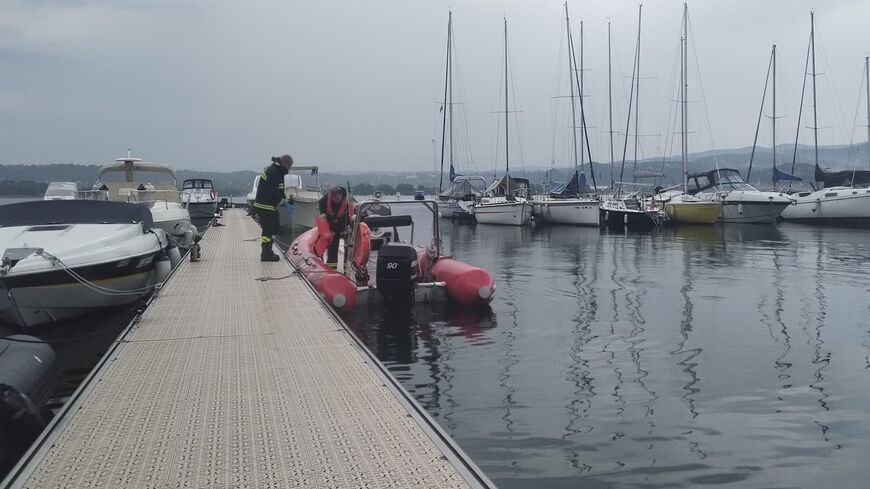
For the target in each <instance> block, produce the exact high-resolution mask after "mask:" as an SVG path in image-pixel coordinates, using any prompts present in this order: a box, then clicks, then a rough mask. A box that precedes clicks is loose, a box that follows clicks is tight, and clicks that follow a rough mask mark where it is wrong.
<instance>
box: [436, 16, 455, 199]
mask: <svg viewBox="0 0 870 489" xmlns="http://www.w3.org/2000/svg"><path fill="white" fill-rule="evenodd" d="M452 22H453V12H448V14H447V64H446V65H445V67H444V105H447V93H448V92H447V90H448V87H449V86H450V83H449V81H448V80H449V79H450V34H451V29H450V28H451V24H452ZM445 109H446V107H444V106H442V107H441V176H439V177H438V195H441V191H442V190H443V189H444V144H445V139H446V137H445V135H446V134H447V110H445ZM450 132H451V133H452V132H453V127H452V122H451V128H450ZM450 143H451V145H452V144H453V138H452V137H451V138H450Z"/></svg>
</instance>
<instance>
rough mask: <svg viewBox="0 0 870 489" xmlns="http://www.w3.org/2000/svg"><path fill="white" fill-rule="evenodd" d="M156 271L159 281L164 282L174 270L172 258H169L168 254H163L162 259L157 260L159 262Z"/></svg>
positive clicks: (155, 266)
mask: <svg viewBox="0 0 870 489" xmlns="http://www.w3.org/2000/svg"><path fill="white" fill-rule="evenodd" d="M154 271H155V272H156V277H155V278H156V279H157V282H164V281H166V279H167V278H168V277H169V272H171V271H172V260H171V259H170V258H169V256H168V254H167V255H163V256H161V257H160V259H158V260H157V263H156V264H155V265H154Z"/></svg>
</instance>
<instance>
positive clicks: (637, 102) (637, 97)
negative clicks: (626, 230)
mask: <svg viewBox="0 0 870 489" xmlns="http://www.w3.org/2000/svg"><path fill="white" fill-rule="evenodd" d="M642 10H643V4H640V5H638V6H637V45H638V49H637V81H635V83H637V87H636V88H635V90H637V93H635V96H634V172H632V173H633V175H632V180H634V175H635V174H637V143H638V140H637V138H638V134H639V133H638V127H639V126H638V120H640V109H639V107H640V21H641V14H642Z"/></svg>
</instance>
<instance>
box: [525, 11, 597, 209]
mask: <svg viewBox="0 0 870 489" xmlns="http://www.w3.org/2000/svg"><path fill="white" fill-rule="evenodd" d="M565 26H566V35H567V37H568V56H567V57H568V85H569V86H570V90H571V97H570V98H571V136H572V137H571V141H572V148H573V162H574V175H573V176H572V177H571V181H570V182H568V183H567V184H558V183H555V184H554V183H551V184H550V185H549V186H548V187H547V188H545V189H544V190H545V192H544V193H543V194H542V195H539V196H536V197H535V199H534V210H535V212H534V214H535V219H540V220H541V221H542V222H547V223H551V224H574V225H580V226H598V223H599V216H598V203H599V202H598V197H597V196H595V195H594V194H590V193H588V192H587V193H586V195H584V194H582V193H581V190H582V188H583V187H584V185H581V178H580V167H581V166H582V164H581V165H580V166H578V158H577V156H578V155H577V153H578V147H577V110H576V102H575V100H576V99H577V97H578V96H579V99H580V114H581V116H580V147H579V152H580V157H581V159H582V158H583V155H584V153H583V151H584V150H588V140H586V138H585V135H586V117H585V111H584V110H583V22H582V21H581V22H580V70H579V73H578V72H577V70H576V69H575V66H576V59H575V56H574V40H573V38H572V36H571V22H570V19H569V17H568V3H567V2H566V3H565ZM575 89H576V90H575ZM584 141H586V144H585V145H584ZM589 166H590V168H591V167H592V156H591V153H590V157H589ZM593 171H594V170H593ZM584 183H585V182H584Z"/></svg>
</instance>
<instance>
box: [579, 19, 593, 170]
mask: <svg viewBox="0 0 870 489" xmlns="http://www.w3.org/2000/svg"><path fill="white" fill-rule="evenodd" d="M576 76H577V78H578V82H579V85H580V101H581V103H582V101H583V21H582V20H581V21H580V71H579V72H578V73H577V75H576ZM585 134H586V128H585V126H584V127H583V128H581V132H580V147H581V148H585V146H584V144H588V142H586V141H584V136H585ZM590 164H591V162H590ZM580 166H586V155H585V154H584V153H583V151H580Z"/></svg>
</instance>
